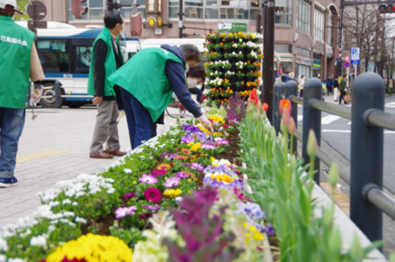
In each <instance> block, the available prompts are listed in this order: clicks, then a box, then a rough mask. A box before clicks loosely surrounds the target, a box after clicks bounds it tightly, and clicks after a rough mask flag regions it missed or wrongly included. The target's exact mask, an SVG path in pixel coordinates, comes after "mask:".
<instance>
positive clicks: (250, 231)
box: [244, 223, 264, 243]
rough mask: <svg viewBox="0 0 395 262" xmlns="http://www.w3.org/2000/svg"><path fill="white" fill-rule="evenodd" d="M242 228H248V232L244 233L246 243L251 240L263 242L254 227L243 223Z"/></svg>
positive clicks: (259, 233)
mask: <svg viewBox="0 0 395 262" xmlns="http://www.w3.org/2000/svg"><path fill="white" fill-rule="evenodd" d="M244 227H246V228H248V232H247V233H246V243H248V242H249V241H250V239H251V238H252V239H254V240H256V241H263V239H264V238H263V235H262V234H261V232H259V231H258V229H257V228H256V227H255V226H253V225H248V224H247V223H244Z"/></svg>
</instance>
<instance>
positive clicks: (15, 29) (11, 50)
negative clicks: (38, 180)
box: [0, 0, 44, 188]
mask: <svg viewBox="0 0 395 262" xmlns="http://www.w3.org/2000/svg"><path fill="white" fill-rule="evenodd" d="M16 7H17V3H16V0H0V50H1V52H0V72H1V74H0V139H1V153H0V188H1V187H3V188H5V187H10V186H12V185H16V184H17V182H18V179H17V178H16V177H15V175H14V170H15V165H16V155H17V151H18V142H19V138H20V136H21V134H22V131H23V127H24V124H25V116H26V115H25V107H26V95H27V92H28V90H29V86H30V82H29V78H30V80H31V81H32V82H34V83H35V92H36V91H37V93H35V94H38V93H39V92H38V91H39V90H38V89H41V85H40V80H41V79H43V78H44V73H43V69H42V67H41V63H40V59H39V58H38V54H37V49H36V46H35V45H34V33H33V32H31V31H29V30H28V29H26V28H23V27H22V26H19V25H17V24H16V23H15V22H14V20H13V19H12V17H13V16H14V14H15V12H18V13H20V12H19V11H17V10H15V8H16ZM34 98H35V100H39V99H40V95H39V94H38V95H35V97H34Z"/></svg>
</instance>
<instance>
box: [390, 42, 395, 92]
mask: <svg viewBox="0 0 395 262" xmlns="http://www.w3.org/2000/svg"><path fill="white" fill-rule="evenodd" d="M394 40H395V36H393V37H392V59H391V79H390V81H391V83H392V84H391V87H394V72H393V71H392V67H393V65H394Z"/></svg>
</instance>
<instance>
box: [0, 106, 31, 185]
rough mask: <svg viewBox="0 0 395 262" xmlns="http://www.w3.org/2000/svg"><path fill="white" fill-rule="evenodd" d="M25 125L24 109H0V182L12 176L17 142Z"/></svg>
mask: <svg viewBox="0 0 395 262" xmlns="http://www.w3.org/2000/svg"><path fill="white" fill-rule="evenodd" d="M24 125H25V109H24V108H23V109H14V108H5V107H0V139H1V154H0V180H1V179H2V178H3V179H4V178H11V177H13V176H14V170H15V164H16V154H17V152H18V141H19V138H20V137H21V134H22V130H23V127H24Z"/></svg>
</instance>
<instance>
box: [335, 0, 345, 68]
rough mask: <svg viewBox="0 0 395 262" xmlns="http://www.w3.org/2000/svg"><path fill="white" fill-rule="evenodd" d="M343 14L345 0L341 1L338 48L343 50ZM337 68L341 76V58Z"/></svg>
mask: <svg viewBox="0 0 395 262" xmlns="http://www.w3.org/2000/svg"><path fill="white" fill-rule="evenodd" d="M343 12H344V0H340V19H339V42H338V47H340V48H342V37H343ZM337 63H338V64H337V68H336V72H337V75H338V76H340V75H341V70H342V66H341V64H342V63H341V59H340V58H339V61H337Z"/></svg>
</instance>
